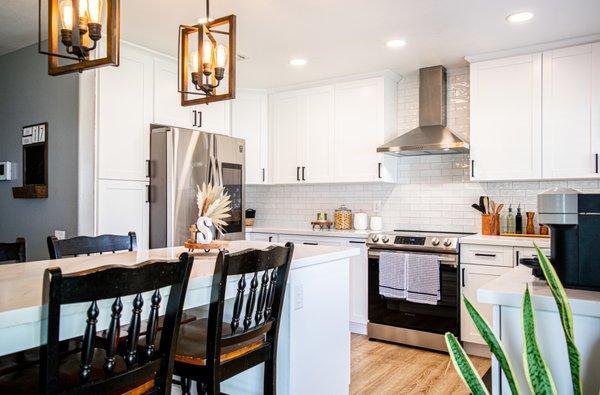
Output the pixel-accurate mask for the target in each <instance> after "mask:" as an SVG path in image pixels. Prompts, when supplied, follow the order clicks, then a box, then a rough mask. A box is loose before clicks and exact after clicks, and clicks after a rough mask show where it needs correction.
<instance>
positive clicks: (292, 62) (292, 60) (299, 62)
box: [290, 58, 308, 66]
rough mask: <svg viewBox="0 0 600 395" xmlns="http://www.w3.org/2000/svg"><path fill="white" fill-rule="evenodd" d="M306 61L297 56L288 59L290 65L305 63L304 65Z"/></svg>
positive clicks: (302, 64) (303, 64)
mask: <svg viewBox="0 0 600 395" xmlns="http://www.w3.org/2000/svg"><path fill="white" fill-rule="evenodd" d="M306 63H308V62H307V61H306V59H299V58H298V59H291V60H290V64H291V65H292V66H305V65H306Z"/></svg>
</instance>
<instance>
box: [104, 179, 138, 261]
mask: <svg viewBox="0 0 600 395" xmlns="http://www.w3.org/2000/svg"><path fill="white" fill-rule="evenodd" d="M147 188H148V183H147V182H146V181H124V180H99V181H98V202H97V226H96V228H97V229H96V234H99V235H101V234H107V233H108V234H117V235H126V234H127V232H130V231H133V232H135V233H136V236H137V244H138V249H140V250H141V249H148V234H149V227H148V218H149V203H148V195H147V194H148V190H147Z"/></svg>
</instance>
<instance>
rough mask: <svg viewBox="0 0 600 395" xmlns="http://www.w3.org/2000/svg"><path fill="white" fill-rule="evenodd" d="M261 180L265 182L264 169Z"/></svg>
mask: <svg viewBox="0 0 600 395" xmlns="http://www.w3.org/2000/svg"><path fill="white" fill-rule="evenodd" d="M262 180H263V182H265V168H264V167H263V169H262Z"/></svg>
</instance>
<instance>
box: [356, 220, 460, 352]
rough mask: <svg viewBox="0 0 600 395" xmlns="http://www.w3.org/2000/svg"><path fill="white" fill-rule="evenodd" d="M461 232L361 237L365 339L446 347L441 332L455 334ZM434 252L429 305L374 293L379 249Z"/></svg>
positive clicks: (411, 232)
mask: <svg viewBox="0 0 600 395" xmlns="http://www.w3.org/2000/svg"><path fill="white" fill-rule="evenodd" d="M462 236H465V234H458V233H443V232H420V231H393V232H383V233H372V234H371V235H369V237H368V239H367V248H368V256H369V266H368V278H369V279H368V305H369V307H368V318H369V323H368V325H367V333H368V336H369V338H372V339H380V340H386V341H392V342H396V343H402V344H407V345H411V346H417V347H423V348H428V349H433V350H439V351H446V345H445V341H444V333H446V332H451V333H453V334H455V335H456V336H457V337H458V336H459V333H460V330H459V329H460V328H459V323H460V303H459V301H460V300H459V299H460V288H459V280H458V279H459V244H458V239H459V238H460V237H462ZM384 251H385V252H397V253H405V254H427V255H434V256H435V257H437V258H438V259H439V272H440V290H439V291H440V299H439V301H438V302H437V304H435V305H430V304H421V303H414V302H410V301H407V300H406V299H397V298H388V297H384V296H382V295H380V293H379V256H380V254H381V253H382V252H384Z"/></svg>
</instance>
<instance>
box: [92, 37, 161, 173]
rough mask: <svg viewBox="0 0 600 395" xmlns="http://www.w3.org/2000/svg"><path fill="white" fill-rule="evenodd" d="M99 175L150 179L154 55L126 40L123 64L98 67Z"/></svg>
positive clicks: (121, 62) (122, 58) (122, 49)
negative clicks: (147, 164) (148, 168)
mask: <svg viewBox="0 0 600 395" xmlns="http://www.w3.org/2000/svg"><path fill="white" fill-rule="evenodd" d="M97 73H98V90H97V142H98V148H97V150H98V177H99V178H101V179H119V180H140V181H145V180H147V178H146V176H147V174H146V170H147V166H146V160H147V159H148V156H149V145H150V139H149V130H150V123H151V122H152V119H153V114H152V103H153V100H152V99H153V97H152V95H153V89H152V84H153V81H152V80H153V59H152V56H151V55H150V54H149V53H148V52H146V51H143V50H141V49H138V48H136V47H133V46H130V45H126V44H123V45H122V46H121V60H120V66H119V67H106V68H102V69H99V70H98V72H97Z"/></svg>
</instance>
